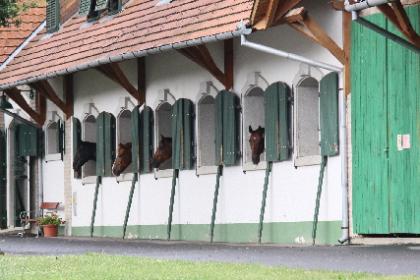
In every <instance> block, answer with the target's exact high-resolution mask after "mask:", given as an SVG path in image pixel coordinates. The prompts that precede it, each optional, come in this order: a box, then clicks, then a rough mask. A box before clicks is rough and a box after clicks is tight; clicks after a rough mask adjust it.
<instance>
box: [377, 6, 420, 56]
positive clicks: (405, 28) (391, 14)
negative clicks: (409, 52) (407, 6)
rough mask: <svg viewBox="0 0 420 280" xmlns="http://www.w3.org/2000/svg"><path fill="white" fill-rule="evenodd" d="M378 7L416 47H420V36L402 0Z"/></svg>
mask: <svg viewBox="0 0 420 280" xmlns="http://www.w3.org/2000/svg"><path fill="white" fill-rule="evenodd" d="M378 9H379V10H380V11H381V12H382V13H383V14H384V15H385V16H386V17H387V18H388V19H389V20H390V21H391V22H392V23H393V24H394V25H395V26H396V27H397V28H398V29H399V30H400V31H401V33H402V34H404V36H405V37H406V38H407V39H408V40H409V41H410V42H411V43H413V44H414V45H415V46H416V47H418V48H420V36H419V35H418V34H417V33H416V31H415V30H414V29H413V26H412V25H411V23H410V19H409V18H408V16H407V14H406V12H405V10H404V7H403V5H402V4H401V2H400V1H396V2H392V3H391V5H389V4H383V5H380V6H378Z"/></svg>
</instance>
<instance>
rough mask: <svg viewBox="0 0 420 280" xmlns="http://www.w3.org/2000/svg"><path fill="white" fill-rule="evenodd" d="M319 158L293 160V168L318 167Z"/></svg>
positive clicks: (317, 156)
mask: <svg viewBox="0 0 420 280" xmlns="http://www.w3.org/2000/svg"><path fill="white" fill-rule="evenodd" d="M321 160H322V159H321V156H320V155H316V156H305V157H297V158H295V166H298V167H299V166H309V165H319V164H321Z"/></svg>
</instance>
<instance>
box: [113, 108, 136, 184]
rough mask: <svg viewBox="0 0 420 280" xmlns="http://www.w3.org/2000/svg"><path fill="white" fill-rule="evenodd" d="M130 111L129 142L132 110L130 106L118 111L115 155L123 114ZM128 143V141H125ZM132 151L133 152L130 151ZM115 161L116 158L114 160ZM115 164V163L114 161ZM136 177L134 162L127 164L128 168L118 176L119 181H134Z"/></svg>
mask: <svg viewBox="0 0 420 280" xmlns="http://www.w3.org/2000/svg"><path fill="white" fill-rule="evenodd" d="M127 112H128V113H129V114H130V118H129V125H128V126H129V130H128V138H129V139H130V141H129V142H131V118H132V112H131V110H130V109H128V108H122V109H121V111H120V112H119V113H118V115H117V118H116V130H115V132H116V137H115V139H116V141H115V157H116V156H117V153H118V145H119V143H120V138H121V135H120V120H121V119H122V118H123V117H122V115H123V114H124V113H127ZM124 144H126V143H124ZM130 153H131V152H130ZM114 162H115V160H114ZM112 164H114V163H112ZM133 178H134V173H133V168H132V164H131V163H130V165H128V166H127V169H126V170H125V171H124V172H123V173H121V174H120V176H118V177H116V180H117V182H125V181H132V180H133Z"/></svg>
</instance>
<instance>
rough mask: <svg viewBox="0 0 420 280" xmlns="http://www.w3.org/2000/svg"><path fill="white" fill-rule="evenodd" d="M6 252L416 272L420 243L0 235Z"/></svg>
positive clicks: (419, 263) (419, 269) (419, 265)
mask: <svg viewBox="0 0 420 280" xmlns="http://www.w3.org/2000/svg"><path fill="white" fill-rule="evenodd" d="M0 250H2V251H3V252H5V253H6V254H24V255H63V254H83V253H87V252H98V253H106V254H116V255H130V256H145V257H151V258H161V259H179V260H193V261H220V262H234V263H259V264H265V265H273V266H287V267H292V268H306V269H326V270H337V271H355V272H357V271H363V272H373V273H381V274H416V275H420V246H419V245H412V246H409V245H404V246H334V247H285V246H267V245H263V246H257V245H226V244H209V243H185V242H166V241H140V240H126V241H122V240H117V239H82V238H53V239H51V238H50V239H48V238H32V237H30V238H20V237H4V236H0Z"/></svg>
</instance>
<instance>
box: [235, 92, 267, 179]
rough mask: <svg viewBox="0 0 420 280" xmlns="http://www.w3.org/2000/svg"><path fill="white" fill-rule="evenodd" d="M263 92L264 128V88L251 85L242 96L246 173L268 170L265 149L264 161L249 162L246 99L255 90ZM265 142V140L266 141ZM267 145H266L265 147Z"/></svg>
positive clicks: (243, 168)
mask: <svg viewBox="0 0 420 280" xmlns="http://www.w3.org/2000/svg"><path fill="white" fill-rule="evenodd" d="M258 89H260V90H261V93H262V95H261V97H262V102H263V107H264V111H263V119H264V122H263V124H262V125H261V126H262V127H265V103H264V93H265V90H264V89H263V88H261V87H260V86H258V85H249V86H248V87H247V88H246V90H245V91H243V93H242V94H241V106H242V112H241V116H242V117H241V131H240V133H241V155H242V170H243V171H244V172H247V171H257V170H265V169H267V161H266V160H265V155H266V149H265V148H264V152H263V154H261V156H262V155H264V160H262V159H261V160H260V162H259V163H258V164H257V165H255V164H253V163H252V160H248V158H247V149H248V147H249V132H248V127H247V126H248V125H247V123H246V120H247V118H246V115H245V113H246V107H247V106H246V101H245V99H246V98H247V95H248V94H250V93H251V92H252V91H253V90H258ZM253 129H255V127H253ZM264 141H265V140H264ZM265 145H266V144H265V143H264V146H265Z"/></svg>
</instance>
